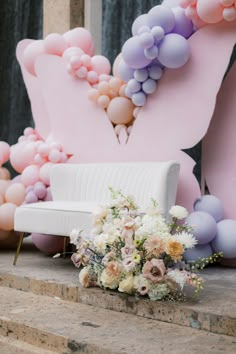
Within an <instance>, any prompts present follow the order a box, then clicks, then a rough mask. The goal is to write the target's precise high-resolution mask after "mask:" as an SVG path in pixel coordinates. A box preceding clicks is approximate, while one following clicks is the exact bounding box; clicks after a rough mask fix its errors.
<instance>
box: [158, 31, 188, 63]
mask: <svg viewBox="0 0 236 354" xmlns="http://www.w3.org/2000/svg"><path fill="white" fill-rule="evenodd" d="M189 56H190V50H189V45H188V41H187V40H186V39H185V38H184V37H183V36H180V35H179V34H176V33H170V34H168V35H166V36H165V37H164V39H163V40H162V42H161V43H160V45H159V54H158V60H159V61H160V63H161V64H162V65H164V66H166V67H167V68H170V69H176V68H179V67H181V66H183V65H184V64H186V63H187V61H188V59H189Z"/></svg>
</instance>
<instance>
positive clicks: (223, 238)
mask: <svg viewBox="0 0 236 354" xmlns="http://www.w3.org/2000/svg"><path fill="white" fill-rule="evenodd" d="M211 245H212V248H213V250H214V251H215V252H223V257H224V258H226V259H231V258H236V220H230V219H225V220H222V221H220V222H218V223H217V232H216V237H215V238H214V240H213V241H212V243H211Z"/></svg>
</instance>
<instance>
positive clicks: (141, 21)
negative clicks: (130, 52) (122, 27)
mask: <svg viewBox="0 0 236 354" xmlns="http://www.w3.org/2000/svg"><path fill="white" fill-rule="evenodd" d="M146 25H147V14H143V15H141V16H138V17H137V18H136V19H135V20H134V22H133V25H132V35H133V36H136V35H137V34H138V31H139V29H140V28H141V27H142V26H146Z"/></svg>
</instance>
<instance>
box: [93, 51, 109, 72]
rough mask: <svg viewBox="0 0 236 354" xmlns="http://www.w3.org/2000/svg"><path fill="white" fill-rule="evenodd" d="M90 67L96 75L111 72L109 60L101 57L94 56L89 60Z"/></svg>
mask: <svg viewBox="0 0 236 354" xmlns="http://www.w3.org/2000/svg"><path fill="white" fill-rule="evenodd" d="M91 66H92V69H93V70H94V71H96V73H97V74H98V75H101V74H107V75H109V73H110V71H111V64H110V62H109V60H108V59H107V58H106V57H104V56H103V55H94V57H92V59H91Z"/></svg>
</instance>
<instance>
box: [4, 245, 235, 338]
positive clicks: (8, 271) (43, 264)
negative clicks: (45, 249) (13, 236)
mask: <svg viewBox="0 0 236 354" xmlns="http://www.w3.org/2000/svg"><path fill="white" fill-rule="evenodd" d="M12 260H13V253H12V251H8V252H0V286H7V287H11V288H15V289H20V290H23V291H26V292H32V293H34V294H41V295H47V296H52V297H55V296H56V297H58V298H61V299H64V300H69V301H73V302H80V303H83V304H87V305H92V306H96V307H102V308H104V309H110V310H114V311H117V312H126V313H130V314H133V315H137V316H139V317H144V318H150V319H154V320H158V321H163V322H169V323H175V324H178V325H182V326H186V327H192V328H197V329H202V330H205V331H209V332H213V333H219V334H226V335H230V336H235V337H236V301H235V300H236V291H235V290H236V281H235V280H236V272H235V270H233V269H229V268H223V267H222V268H221V267H211V268H208V269H207V270H205V271H204V272H203V277H204V278H205V280H206V284H205V289H204V291H203V293H202V294H201V296H200V298H199V300H197V301H196V300H195V301H193V300H192V299H189V300H188V301H186V302H184V303H169V302H152V301H149V300H145V299H137V298H135V297H132V296H128V295H126V294H120V293H117V292H114V291H104V290H102V289H99V288H89V289H84V288H82V287H80V286H79V283H78V269H76V268H75V267H74V266H73V264H72V263H71V261H70V259H53V258H52V257H47V256H45V255H43V254H42V253H40V252H37V251H36V250H34V249H32V248H30V245H24V248H23V251H22V253H21V255H20V257H19V260H18V263H17V266H16V267H14V266H12Z"/></svg>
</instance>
